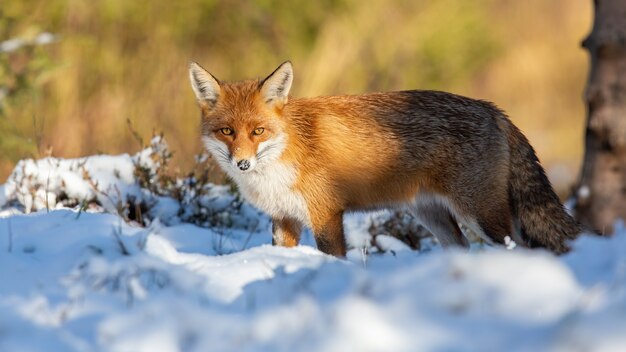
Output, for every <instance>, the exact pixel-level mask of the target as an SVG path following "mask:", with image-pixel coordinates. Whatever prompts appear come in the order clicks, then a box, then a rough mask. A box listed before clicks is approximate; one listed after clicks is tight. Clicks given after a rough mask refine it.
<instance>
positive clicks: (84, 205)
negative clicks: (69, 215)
mask: <svg viewBox="0 0 626 352" xmlns="http://www.w3.org/2000/svg"><path fill="white" fill-rule="evenodd" d="M87 206H88V203H87V200H86V199H83V201H82V202H81V203H80V208H79V209H78V214H76V220H78V218H80V215H81V214H82V213H83V212H84V211H85V210H87Z"/></svg>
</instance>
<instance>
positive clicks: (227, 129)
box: [220, 127, 233, 136]
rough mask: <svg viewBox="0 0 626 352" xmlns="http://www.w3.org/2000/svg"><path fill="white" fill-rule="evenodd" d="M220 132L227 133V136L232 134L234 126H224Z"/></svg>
mask: <svg viewBox="0 0 626 352" xmlns="http://www.w3.org/2000/svg"><path fill="white" fill-rule="evenodd" d="M220 132H222V134H223V135H225V136H230V135H231V134H233V129H232V128H228V127H224V128H222V129H220Z"/></svg>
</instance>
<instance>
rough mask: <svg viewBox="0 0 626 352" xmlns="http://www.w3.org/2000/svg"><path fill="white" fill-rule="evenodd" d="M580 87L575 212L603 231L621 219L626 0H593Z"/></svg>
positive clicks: (625, 164) (624, 214)
mask: <svg viewBox="0 0 626 352" xmlns="http://www.w3.org/2000/svg"><path fill="white" fill-rule="evenodd" d="M594 6H595V16H594V23H593V29H592V31H591V33H590V34H589V36H588V37H587V38H586V39H585V40H584V41H583V43H582V44H583V47H585V48H586V49H587V50H588V51H589V54H590V56H591V72H590V74H589V81H588V82H587V88H586V91H585V100H586V103H587V112H588V115H587V130H586V136H585V159H584V163H583V167H582V172H581V177H580V181H579V184H578V186H577V188H576V191H575V194H574V196H575V198H576V207H575V211H576V217H577V218H578V220H579V221H580V222H581V223H582V224H584V225H586V226H588V227H590V228H592V229H595V230H597V231H599V232H601V233H603V234H610V233H612V231H613V223H614V222H615V220H616V219H618V218H622V219H624V220H626V1H625V0H594Z"/></svg>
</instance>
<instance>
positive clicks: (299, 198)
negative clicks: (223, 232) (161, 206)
mask: <svg viewBox="0 0 626 352" xmlns="http://www.w3.org/2000/svg"><path fill="white" fill-rule="evenodd" d="M189 77H190V80H191V87H192V88H193V91H194V93H195V96H196V99H197V102H198V105H199V106H200V110H201V120H202V139H203V142H204V145H205V146H206V148H207V150H208V151H209V152H210V153H211V154H212V155H213V156H214V158H215V159H216V160H217V162H218V163H219V164H220V166H221V168H223V170H224V171H225V172H226V173H227V174H228V175H229V176H230V177H231V178H232V179H233V180H234V181H235V182H236V184H237V185H238V187H239V190H240V191H241V193H242V194H243V196H244V198H246V199H247V200H248V201H250V202H251V203H252V204H253V205H255V206H256V207H258V208H259V209H261V210H263V211H265V212H266V213H267V214H268V215H270V216H271V218H272V222H273V226H272V227H273V240H272V242H273V244H275V245H282V246H288V247H291V246H295V245H297V244H298V242H299V240H300V232H301V230H302V229H303V227H304V226H307V227H309V228H310V229H311V230H312V231H313V234H314V237H315V241H316V243H317V246H318V248H319V250H321V251H322V252H324V253H327V254H332V255H335V256H345V255H346V241H345V237H344V231H343V221H342V219H343V214H344V213H346V212H354V211H365V210H372V209H381V208H405V209H407V210H409V211H411V212H412V213H413V214H414V215H415V216H416V217H417V218H418V219H419V220H420V222H421V223H422V224H423V225H424V226H425V227H426V228H427V229H428V230H429V231H430V232H431V233H432V234H433V235H434V236H435V237H436V238H437V240H438V241H439V242H440V243H441V244H442V245H443V246H461V247H467V246H468V241H467V239H466V237H465V236H464V235H463V233H462V232H461V230H460V228H459V224H463V225H465V226H466V227H467V228H469V229H470V230H471V231H473V232H474V233H476V234H478V235H479V236H481V237H482V238H484V239H485V240H486V241H487V242H489V243H499V244H503V243H505V239H506V237H507V236H509V238H511V239H513V240H515V241H516V242H517V244H519V245H524V246H528V247H544V248H547V249H549V250H552V251H554V252H557V253H563V252H566V251H567V250H568V245H567V243H566V242H567V240H568V239H573V238H575V237H576V236H577V235H578V234H579V232H580V231H581V228H580V226H579V225H578V224H577V223H576V222H575V221H574V220H573V219H572V218H571V217H570V216H569V215H568V214H567V213H566V212H565V210H564V208H563V206H562V205H561V203H560V202H559V199H558V197H557V196H556V194H555V193H554V190H553V189H552V186H551V185H550V182H549V181H548V179H547V177H546V175H545V172H544V170H543V168H542V167H541V165H540V164H539V161H538V159H537V156H536V155H535V151H534V150H533V148H532V147H531V146H530V144H529V143H528V140H527V139H526V138H525V137H524V135H523V134H522V133H521V132H520V130H519V129H517V127H515V126H514V125H513V123H512V122H511V121H510V120H509V119H508V117H507V116H506V115H505V113H504V112H503V111H501V110H500V109H498V108H497V107H496V106H495V105H493V104H492V103H489V102H486V101H482V100H475V99H470V98H466V97H462V96H459V95H455V94H451V93H445V92H438V91H428V90H411V91H398V92H388V93H369V94H363V95H344V96H327V97H317V98H306V99H305V98H299V99H298V98H293V97H290V96H289V91H290V88H291V84H292V81H293V69H292V65H291V63H290V62H289V61H287V62H285V63H283V64H282V65H280V66H279V67H278V68H277V69H276V70H275V71H274V72H272V74H270V75H269V76H268V77H267V78H265V79H263V80H258V79H257V80H246V81H241V82H221V81H219V80H218V79H217V78H215V77H214V76H213V75H211V74H210V73H209V72H208V71H206V70H205V69H203V68H202V67H201V66H200V65H198V64H197V63H191V64H190V67H189Z"/></svg>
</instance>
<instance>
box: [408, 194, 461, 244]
mask: <svg viewBox="0 0 626 352" xmlns="http://www.w3.org/2000/svg"><path fill="white" fill-rule="evenodd" d="M414 212H415V216H416V217H417V218H418V220H419V222H421V223H422V225H423V226H424V227H425V228H426V229H427V230H428V231H430V232H431V233H432V234H433V235H434V236H435V237H436V238H437V240H438V241H439V243H440V244H441V245H442V246H443V247H450V246H458V247H463V248H468V247H469V242H468V241H467V238H465V236H464V235H463V233H462V232H461V229H460V228H459V225H458V223H457V221H456V218H455V217H454V215H452V213H451V212H450V210H448V208H447V207H445V206H444V205H441V204H436V203H435V204H418V205H417V206H415V208H414Z"/></svg>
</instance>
